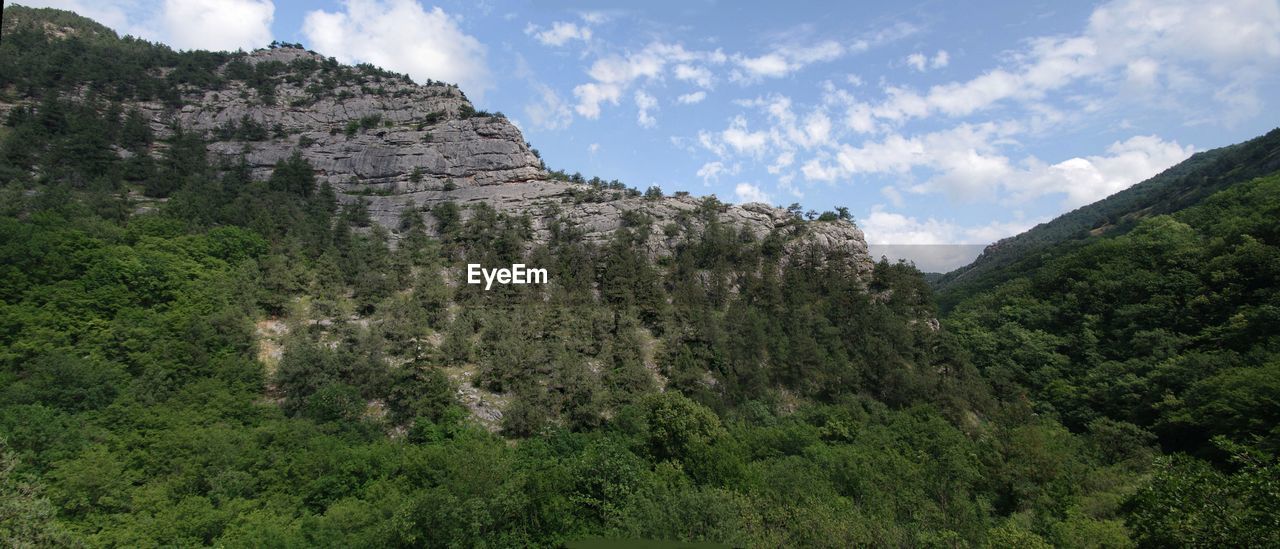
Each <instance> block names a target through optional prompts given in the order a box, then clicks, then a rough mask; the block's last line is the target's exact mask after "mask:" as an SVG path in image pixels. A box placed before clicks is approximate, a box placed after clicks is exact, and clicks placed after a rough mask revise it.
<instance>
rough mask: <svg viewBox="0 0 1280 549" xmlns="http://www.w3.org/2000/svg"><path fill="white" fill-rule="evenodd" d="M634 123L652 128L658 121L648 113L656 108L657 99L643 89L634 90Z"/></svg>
mask: <svg viewBox="0 0 1280 549" xmlns="http://www.w3.org/2000/svg"><path fill="white" fill-rule="evenodd" d="M635 100H636V123H637V124H640V126H641V127H644V128H652V127H654V126H656V125H657V124H658V121H657V120H656V119H654V118H653V115H651V114H649V111H650V110H655V109H657V108H658V99H657V98H656V97H654V96H652V95H649V93H648V92H646V91H644V90H636V96H635Z"/></svg>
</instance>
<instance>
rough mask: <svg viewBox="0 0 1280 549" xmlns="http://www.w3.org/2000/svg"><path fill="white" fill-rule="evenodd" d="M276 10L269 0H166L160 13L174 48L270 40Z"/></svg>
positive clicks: (234, 46) (259, 45) (243, 46)
mask: <svg viewBox="0 0 1280 549" xmlns="http://www.w3.org/2000/svg"><path fill="white" fill-rule="evenodd" d="M275 10H276V7H275V4H273V3H272V2H271V1H270V0H165V3H164V8H163V12H162V13H163V19H164V28H165V33H166V34H167V36H168V43H169V45H171V46H173V47H175V48H180V49H200V50H224V49H225V50H230V49H245V50H250V49H254V48H262V47H266V45H267V44H269V43H270V42H271V21H272V18H273V17H274V15H275Z"/></svg>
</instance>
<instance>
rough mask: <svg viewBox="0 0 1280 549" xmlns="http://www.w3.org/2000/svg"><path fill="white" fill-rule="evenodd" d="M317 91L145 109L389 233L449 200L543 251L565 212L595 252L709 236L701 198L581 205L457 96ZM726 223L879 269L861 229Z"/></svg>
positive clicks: (282, 82)
mask: <svg viewBox="0 0 1280 549" xmlns="http://www.w3.org/2000/svg"><path fill="white" fill-rule="evenodd" d="M246 60H247V61H248V62H249V63H251V64H257V63H262V62H267V61H279V62H282V63H294V62H298V61H304V62H305V61H308V60H310V61H315V62H317V63H323V62H324V61H325V60H324V59H323V58H322V57H320V56H319V55H317V54H314V53H311V52H307V51H305V50H300V49H296V48H289V47H284V48H275V49H270V50H259V51H256V52H253V53H251V54H249V55H248V57H247V59H246ZM290 80H293V81H290ZM319 85H321V82H320V80H319V76H316V75H314V74H313V75H312V76H311V77H308V78H305V79H298V78H292V79H290V78H285V77H283V76H281V77H277V81H276V85H275V92H274V101H273V102H272V101H266V100H264V98H262V97H260V96H259V94H258V92H257V90H255V89H253V88H251V87H248V86H246V85H245V84H244V83H242V82H239V81H233V82H232V83H231V84H230V85H228V86H227V87H226V88H224V89H221V90H190V92H191V93H189V94H187V95H186V96H184V103H185V105H184V106H183V107H182V108H181V109H180V110H179V111H177V112H176V113H174V112H173V111H172V110H170V109H168V108H167V107H165V106H164V105H161V104H154V103H152V104H143V105H141V106H142V107H143V108H144V109H145V110H146V111H148V112H150V113H151V115H152V119H153V122H154V128H155V129H156V131H157V133H159V134H161V135H163V134H165V133H167V132H168V131H169V127H170V124H171V123H172V122H174V121H176V122H178V123H179V124H181V125H182V126H183V127H184V128H186V129H188V130H195V131H200V132H204V133H205V134H206V135H208V136H210V137H211V138H213V139H215V141H214V142H213V143H212V144H211V145H210V147H209V150H210V151H211V153H212V154H213V156H215V157H217V158H222V159H225V160H234V159H236V158H238V157H239V156H240V155H243V156H244V157H245V159H246V161H247V162H248V163H249V165H250V166H251V168H252V170H253V172H254V175H255V176H257V177H264V178H265V177H267V176H269V175H270V172H271V169H272V167H273V166H274V165H275V164H276V162H278V161H280V160H283V159H285V158H288V157H289V156H290V155H292V154H293V153H294V152H295V151H297V152H299V153H300V154H301V155H302V156H303V157H304V158H306V159H307V160H308V161H309V162H310V163H311V165H312V166H314V167H315V168H316V172H317V178H318V179H319V180H320V181H325V182H328V183H329V184H330V185H332V186H333V187H334V189H335V190H336V191H337V192H338V195H339V199H340V200H341V201H343V202H352V201H355V200H359V199H360V198H363V199H365V200H367V201H368V202H369V211H370V213H371V215H372V217H373V219H374V221H375V222H377V223H378V224H381V225H383V226H385V227H388V228H394V227H396V226H397V225H398V223H399V219H400V216H401V213H402V212H403V211H404V210H405V209H406V208H414V209H417V210H418V211H425V210H429V209H430V208H431V207H432V206H434V205H436V204H438V203H441V202H444V201H453V202H456V203H458V204H460V205H465V204H468V203H475V202H484V203H487V204H489V205H491V206H493V207H494V208H495V209H497V210H498V211H501V212H506V213H512V214H528V215H529V216H530V217H531V219H532V220H533V229H534V233H535V234H534V240H535V241H544V240H545V239H546V238H548V236H549V230H548V229H549V225H550V222H551V220H552V217H551V216H550V215H549V214H550V213H551V212H558V214H559V215H560V216H561V217H563V218H565V219H567V220H569V221H570V222H571V223H573V224H574V225H576V226H577V227H578V228H580V229H581V230H583V231H584V233H585V237H586V239H587V240H588V241H593V242H603V241H606V240H607V239H608V238H609V235H610V234H611V233H612V232H613V231H614V230H616V229H617V228H618V227H620V226H621V223H622V216H623V213H624V212H627V211H631V210H639V211H641V212H644V213H646V214H648V215H649V216H651V217H652V219H653V225H652V227H653V230H652V231H651V236H650V239H649V242H648V246H649V251H650V253H651V254H653V255H655V256H660V255H665V254H669V253H670V252H671V251H672V246H673V245H674V244H675V242H676V240H675V239H673V238H670V237H668V236H667V235H666V234H665V233H664V230H663V229H664V227H666V226H667V225H668V224H670V223H673V222H675V221H677V219H681V220H683V226H685V227H687V228H688V229H689V230H693V231H698V230H701V228H702V227H701V222H700V221H699V219H700V218H699V216H697V215H691V214H693V213H694V212H695V211H696V210H698V209H699V207H700V204H701V200H702V199H701V198H695V197H689V196H677V197H666V198H661V199H645V198H642V197H627V196H626V193H622V192H620V191H612V190H607V189H606V190H604V191H603V195H604V197H605V200H604V201H588V202H584V201H581V200H579V199H576V198H575V194H581V193H582V192H584V191H586V190H587V189H588V187H586V186H584V185H581V184H575V183H568V182H564V181H558V180H553V179H551V178H550V176H549V174H548V173H547V172H546V170H545V169H544V168H543V166H542V162H541V160H539V159H538V157H537V155H535V154H534V152H533V151H532V150H531V149H530V148H529V146H528V144H527V143H525V141H524V138H523V136H522V135H521V133H520V130H519V129H518V128H516V127H515V125H513V124H512V123H511V122H510V121H508V120H507V119H506V118H504V117H500V116H481V117H471V118H461V114H462V113H464V112H466V111H468V110H470V109H471V108H472V107H471V104H470V103H469V102H468V101H467V99H466V98H465V96H464V95H463V94H462V92H461V91H460V90H459V89H458V88H457V87H456V86H452V85H446V84H435V83H433V84H431V85H415V84H413V83H411V82H408V81H405V80H403V79H401V78H394V77H387V76H378V75H372V74H371V75H366V76H365V77H364V81H362V82H360V83H352V84H349V85H345V86H340V87H337V88H335V89H333V90H331V91H330V92H327V93H323V94H321V95H322V96H321V97H319V98H316V94H314V93H312V92H309V91H308V87H309V86H310V87H312V89H315V88H314V87H315V86H319ZM371 92H373V93H371ZM340 98H342V99H340ZM246 118H247V119H249V120H253V121H254V122H256V123H258V124H261V125H262V126H264V127H265V128H267V130H268V133H269V134H271V137H270V138H269V139H267V140H262V141H239V140H216V139H217V135H218V133H219V129H220V128H223V127H226V126H227V125H228V124H238V123H239V122H240V121H241V120H243V119H246ZM362 122H364V124H363V125H361V124H362ZM353 128H355V131H351V129H353ZM446 189H449V190H446ZM615 193H616V194H617V195H618V196H617V197H616V198H615V197H614V194H615ZM717 215H718V217H719V220H720V221H721V222H724V223H727V224H731V225H733V226H737V227H745V228H746V229H747V230H748V231H750V232H751V233H752V234H753V235H754V236H755V237H757V238H762V237H764V236H765V235H767V234H769V233H770V232H771V231H774V230H780V231H783V233H784V234H786V235H788V237H789V238H788V242H787V245H786V250H788V251H794V250H796V249H797V248H799V247H802V246H807V245H816V246H817V247H819V248H821V249H824V250H830V251H836V250H839V251H843V252H846V253H845V254H841V255H843V256H845V257H849V258H852V260H853V261H855V262H856V263H857V264H858V265H859V266H860V267H862V268H864V269H869V268H870V265H871V260H870V256H869V255H868V253H867V248H866V243H865V241H864V239H863V235H862V232H861V231H860V230H858V229H857V227H855V226H854V225H853V224H852V223H848V222H843V221H839V222H808V223H802V222H798V221H797V220H795V219H794V218H793V217H792V216H791V215H790V214H789V213H788V212H787V211H785V210H783V209H780V208H775V207H772V206H768V205H766V204H760V203H748V204H742V205H726V206H723V207H721V208H720V209H719V213H718V214H717Z"/></svg>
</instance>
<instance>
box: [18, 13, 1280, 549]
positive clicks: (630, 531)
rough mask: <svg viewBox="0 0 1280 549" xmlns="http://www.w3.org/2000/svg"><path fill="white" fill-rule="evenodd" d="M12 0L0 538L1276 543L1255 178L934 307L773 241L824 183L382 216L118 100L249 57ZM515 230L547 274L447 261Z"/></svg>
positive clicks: (1272, 243) (921, 290) (1263, 267)
mask: <svg viewBox="0 0 1280 549" xmlns="http://www.w3.org/2000/svg"><path fill="white" fill-rule="evenodd" d="M14 13H16V14H17V17H16V20H17V21H26V22H27V23H31V22H34V23H35V24H34V26H32V27H31V28H32V29H36V30H30V31H28V32H27V34H25V35H21V36H22V38H21V39H11V36H13V35H10V34H8V32H6V36H5V40H4V42H3V44H0V103H3V104H4V106H5V111H6V115H5V118H4V125H3V127H2V128H0V181H2V183H0V185H2V186H0V297H2V298H3V301H2V303H0V543H2V544H4V545H6V546H25V545H37V546H77V545H85V546H117V545H120V546H156V545H180V546H197V545H217V546H231V547H240V546H333V547H363V546H498V547H507V546H562V545H564V544H566V543H569V542H573V541H575V540H583V539H589V538H608V539H646V540H665V541H707V542H716V543H722V544H726V545H729V546H749V547H782V546H806V547H807V546H816V547H850V546H865V545H875V546H883V545H893V546H946V547H960V546H991V547H1007V546H1046V545H1047V544H1052V545H1059V546H1080V547H1100V546H1106V547H1128V546H1135V545H1148V546H1167V545H1191V544H1196V545H1210V544H1214V545H1226V546H1240V545H1257V546H1265V545H1275V544H1278V543H1280V538H1277V534H1276V532H1280V524H1277V517H1280V513H1277V512H1276V511H1277V509H1278V508H1280V506H1278V505H1280V502H1278V501H1277V499H1278V498H1280V496H1278V495H1277V494H1278V493H1280V492H1278V491H1277V490H1276V488H1275V487H1276V486H1277V485H1278V484H1280V466H1278V465H1277V464H1276V461H1275V455H1276V451H1277V444H1280V431H1277V430H1276V425H1277V423H1278V422H1277V419H1280V408H1278V407H1277V403H1278V402H1280V386H1277V384H1276V383H1277V380H1280V377H1277V376H1278V375H1280V371H1277V365H1278V364H1280V362H1278V359H1277V351H1280V349H1277V345H1280V341H1278V340H1277V339H1276V336H1275V335H1274V329H1273V327H1274V326H1275V325H1277V324H1278V322H1277V320H1280V319H1277V318H1276V317H1277V315H1278V314H1280V313H1277V311H1280V303H1278V302H1277V299H1278V298H1277V296H1276V288H1277V286H1278V283H1280V281H1278V280H1277V276H1280V248H1278V247H1277V246H1280V240H1278V239H1280V234H1277V232H1276V227H1277V226H1280V224H1278V223H1276V220H1277V218H1278V217H1280V211H1278V210H1280V202H1277V196H1280V194H1277V191H1280V178H1278V177H1276V176H1271V177H1269V178H1262V179H1255V180H1251V181H1247V182H1244V183H1239V184H1236V185H1232V186H1230V187H1228V188H1227V189H1226V190H1225V191H1222V192H1219V193H1218V194H1215V195H1213V196H1212V197H1210V198H1208V199H1206V200H1204V201H1201V203H1200V204H1199V205H1197V206H1195V207H1192V208H1190V209H1186V210H1184V211H1182V212H1180V213H1178V214H1176V215H1174V216H1156V217H1152V218H1150V219H1146V220H1144V221H1143V222H1142V223H1141V224H1140V225H1139V226H1138V227H1137V228H1136V229H1134V230H1133V231H1130V232H1129V233H1128V234H1125V235H1123V236H1119V237H1116V238H1107V239H1105V240H1101V241H1098V242H1095V243H1092V244H1089V245H1087V246H1085V247H1083V248H1080V249H1079V250H1076V251H1073V252H1071V253H1065V254H1063V255H1061V256H1060V257H1055V258H1051V259H1049V260H1048V261H1046V263H1045V266H1044V267H1043V268H1042V269H1041V270H1037V271H1034V272H1020V274H1019V275H1018V276H1017V277H1016V278H1014V279H1013V280H1011V281H1009V282H1007V283H1005V284H1002V285H1000V286H999V287H998V288H996V289H995V290H993V291H991V292H989V293H983V294H977V295H974V296H972V297H971V298H969V299H967V300H966V301H965V302H963V303H961V304H960V305H959V306H957V307H956V308H955V310H954V312H953V313H951V314H950V315H949V316H945V317H943V318H942V319H941V323H940V325H939V319H938V313H937V311H936V307H935V305H934V297H933V295H932V293H931V290H930V288H929V286H928V285H927V284H926V283H925V282H924V279H923V277H922V276H921V275H920V273H919V272H917V271H916V270H915V269H913V268H912V267H910V266H909V265H906V264H891V263H888V262H881V263H878V264H875V265H874V266H872V267H871V268H870V269H869V270H867V269H863V268H861V264H860V263H859V262H858V261H852V260H850V259H851V258H849V257H843V256H842V255H841V251H840V250H841V248H839V247H821V246H816V245H811V246H806V247H799V248H797V247H796V245H795V243H796V242H805V241H804V240H797V237H796V235H797V234H800V235H803V234H806V233H808V234H812V233H813V232H815V231H819V230H825V227H824V226H823V225H821V224H823V223H849V221H846V220H843V219H835V220H827V221H822V220H817V221H808V222H806V221H804V220H802V219H799V218H797V219H794V220H792V221H790V222H788V224H787V226H785V227H782V228H779V229H778V230H776V231H773V232H771V233H769V234H765V235H763V236H759V235H757V234H755V233H753V232H752V231H748V230H744V229H743V227H740V226H735V225H733V224H731V223H726V222H724V220H723V217H722V215H721V214H722V213H723V212H724V210H725V209H726V208H727V206H726V205H724V204H722V203H720V202H719V201H717V200H715V199H714V198H713V197H708V198H705V199H701V200H699V201H698V202H697V204H698V207H697V208H696V209H694V210H692V211H690V212H689V213H687V214H686V215H685V216H683V217H681V218H679V219H677V220H676V221H673V225H676V226H675V228H674V229H673V230H672V231H671V235H670V236H667V238H669V239H670V241H671V242H672V245H671V253H670V254H669V255H659V256H654V255H653V254H651V253H650V250H649V249H648V248H647V247H646V246H645V244H644V243H646V242H648V241H650V238H649V237H650V236H652V235H651V234H649V231H651V230H652V229H651V227H652V225H653V223H651V220H648V219H645V218H644V217H643V215H644V214H643V213H641V212H636V213H631V214H628V215H627V216H626V217H625V218H624V220H623V221H624V222H623V226H622V227H621V228H619V229H618V230H616V231H614V232H612V233H611V235H610V237H609V239H608V240H607V241H605V242H595V241H589V240H587V239H585V238H584V236H583V233H584V230H583V228H582V227H579V226H577V225H575V224H574V223H573V222H572V220H571V219H567V218H565V217H563V216H560V215H558V214H557V213H556V212H555V211H554V210H552V211H547V212H545V213H544V215H545V217H543V218H540V219H537V220H535V219H532V218H531V217H530V216H528V215H514V214H511V213H508V212H502V211H498V210H497V209H495V208H494V207H492V206H491V205H488V204H486V203H484V202H483V201H478V202H475V203H470V204H460V203H456V202H450V201H443V202H440V203H437V204H434V205H432V206H431V207H430V208H429V209H430V211H429V212H422V211H421V210H418V211H413V210H406V211H407V212H408V213H406V214H404V215H403V216H402V218H401V222H400V223H398V224H396V225H395V226H394V227H392V228H391V229H390V230H388V229H387V228H384V227H383V226H382V225H379V224H378V223H375V222H373V220H372V219H371V214H370V212H369V209H368V207H369V206H368V204H367V203H366V202H364V201H359V200H357V201H351V202H348V203H345V204H344V203H340V201H339V200H338V198H337V193H336V192H335V190H334V189H333V188H332V187H331V186H330V185H328V184H326V183H324V182H321V181H318V180H317V170H316V168H315V166H312V165H311V164H309V162H308V161H307V160H306V159H305V158H303V157H302V156H301V155H300V154H299V155H293V156H291V157H289V158H287V159H285V160H281V161H280V162H279V163H277V164H276V165H275V166H274V167H273V168H272V169H270V170H269V172H268V173H267V174H265V175H261V174H255V173H254V170H253V169H252V168H251V167H250V165H249V163H248V161H247V160H246V159H244V158H236V157H234V156H233V157H232V158H223V157H221V156H218V155H214V154H212V153H210V152H209V151H208V147H207V145H208V143H209V142H210V140H211V139H215V138H217V137H218V136H216V135H212V134H208V133H203V132H199V131H192V130H190V129H187V128H183V127H181V126H180V125H178V126H176V127H174V128H172V130H171V131H167V132H165V135H164V136H163V137H158V136H157V132H156V131H155V129H154V128H152V127H151V126H150V125H148V124H145V123H140V116H139V115H138V114H136V113H135V112H134V110H133V109H132V108H131V106H130V105H131V103H130V101H134V100H137V99H138V96H137V94H140V93H143V92H142V91H139V90H135V89H131V88H128V86H129V85H138V86H141V85H142V84H140V83H143V82H148V81H152V80H147V79H148V78H152V79H154V81H152V82H153V84H154V85H155V86H157V88H156V90H155V91H153V92H147V93H154V94H156V95H155V97H166V96H168V97H176V98H177V99H176V100H179V101H180V100H181V98H182V95H181V94H176V95H166V94H167V93H168V92H165V91H164V90H165V89H167V88H165V86H166V85H168V84H171V83H168V82H167V80H166V79H169V78H177V77H173V75H174V74H177V73H179V72H180V71H178V70H172V71H161V70H159V69H160V68H175V67H184V66H191V67H200V66H207V65H203V63H212V62H213V61H208V60H210V59H215V60H216V63H218V64H221V63H225V62H227V59H229V58H233V57H234V56H237V55H245V54H210V53H207V52H185V53H174V52H171V51H168V50H167V49H165V48H163V47H161V46H154V45H151V44H147V43H145V42H140V41H133V40H128V41H125V40H121V39H117V38H115V36H114V35H113V34H110V32H109V31H106V30H105V29H101V28H99V27H90V26H87V23H85V22H84V21H83V20H79V19H76V18H73V17H72V16H70V15H69V14H67V13H65V12H56V11H44V10H20V9H15V8H6V10H5V21H6V25H10V24H11V23H10V21H11V16H12V14H14ZM44 21H47V22H48V23H49V25H53V27H54V28H55V29H57V31H58V32H55V33H50V32H47V30H48V28H47V27H46V26H44V25H43V23H42V22H44ZM41 29H43V30H41ZM77 29H80V30H78V31H77ZM85 29H95V30H94V32H93V33H89V34H88V35H86V32H87V31H86V30H85ZM37 31H38V32H37ZM73 54H77V55H78V54H84V55H87V56H88V58H90V59H97V60H99V63H100V64H101V65H102V66H99V67H96V68H93V69H90V68H83V67H82V68H77V65H74V64H69V63H58V62H57V61H56V60H57V59H62V58H64V57H65V58H70V57H71V56H73ZM128 67H137V70H138V71H140V72H139V73H138V74H140V75H144V76H139V77H138V78H133V79H131V80H129V82H132V83H133V84H128V85H127V84H124V83H122V82H120V81H116V80H113V79H114V78H115V77H114V76H109V75H112V74H117V73H122V72H124V71H126V70H129V69H127V68H128ZM63 70H65V71H67V73H66V74H59V72H60V71H63ZM81 70H83V71H90V70H93V71H99V72H101V73H103V74H98V73H96V72H83V73H80V72H76V71H81ZM334 70H338V69H334ZM160 74H164V75H165V76H163V77H162V76H158V75H160ZM195 74H200V71H198V70H197V71H195ZM193 78H194V77H193ZM268 78H278V79H284V78H288V75H286V74H277V75H272V76H269V77H268ZM264 82H268V81H264ZM148 85H150V84H148ZM183 85H191V86H198V85H199V84H198V82H194V81H193V82H188V83H186V84H183ZM263 85H267V84H263ZM122 89H123V90H124V91H120V90H122ZM149 187H150V188H151V189H152V191H154V190H155V189H156V188H163V189H164V190H165V192H164V193H162V194H163V196H156V195H157V193H155V192H150V191H148V188H149ZM584 192H590V186H589V185H584ZM424 213H425V214H429V217H426V219H430V220H432V221H433V224H432V225H431V226H428V225H427V223H426V222H424V216H423V215H421V214H424ZM535 221H537V222H539V223H545V224H546V226H547V227H548V228H547V231H548V234H550V235H551V236H550V238H549V239H547V240H546V241H545V242H543V241H535V240H534V239H532V238H531V236H532V233H533V229H532V226H533V225H534V224H535ZM823 234H831V233H830V232H829V231H828V232H825V233H823ZM392 242H394V243H395V244H394V245H392ZM788 246H790V248H789V247H788ZM513 262H523V263H526V264H530V265H536V266H540V267H545V268H547V269H548V271H549V274H550V280H551V283H549V284H546V285H528V286H500V287H495V288H494V289H493V290H490V291H485V290H483V288H482V287H477V286H473V285H467V284H464V283H463V280H464V276H465V275H464V272H465V267H464V266H465V264H467V263H481V264H485V265H503V264H510V263H513Z"/></svg>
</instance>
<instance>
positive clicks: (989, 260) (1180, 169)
mask: <svg viewBox="0 0 1280 549" xmlns="http://www.w3.org/2000/svg"><path fill="white" fill-rule="evenodd" d="M1277 170H1280V129H1275V130H1272V131H1270V132H1268V133H1267V134H1266V135H1263V136H1261V137H1257V138H1254V139H1251V140H1249V141H1245V142H1243V143H1238V144H1235V145H1230V146H1227V147H1222V148H1218V149H1213V150H1210V151H1205V152H1201V153H1196V154H1194V155H1192V156H1191V158H1188V159H1187V160H1185V161H1183V162H1182V163H1180V164H1178V165H1176V166H1174V167H1172V168H1169V169H1167V170H1165V171H1164V172H1161V173H1160V174H1159V175H1156V176H1155V177H1152V178H1151V179H1148V180H1146V181H1143V182H1141V183H1138V184H1137V185H1134V186H1132V187H1129V188H1128V189H1125V190H1123V191H1120V192H1118V193H1116V194H1113V195H1111V196H1109V197H1107V198H1105V199H1103V200H1100V201H1098V202H1094V203H1093V204H1089V205H1087V206H1083V207H1080V208H1077V209H1075V210H1072V211H1070V212H1068V213H1065V214H1063V215H1061V216H1059V217H1058V218H1056V219H1054V220H1053V221H1050V222H1048V223H1041V224H1039V225H1036V226H1035V227H1032V228H1031V229H1030V230H1028V231H1027V232H1024V233H1022V234H1019V235H1017V236H1013V237H1010V238H1006V239H1004V240H1001V241H999V242H996V243H994V244H992V245H990V246H988V247H987V249H986V250H984V251H983V252H982V255H980V256H978V258H977V259H975V260H974V261H973V263H971V264H969V265H967V266H965V267H961V268H959V269H956V270H954V271H951V272H949V273H946V274H944V275H942V276H940V277H938V278H936V279H933V278H931V279H930V283H932V284H933V286H934V288H935V289H936V290H937V292H938V300H939V306H940V307H941V309H942V310H944V311H946V310H949V309H951V308H952V307H953V306H955V304H956V303H958V302H960V301H961V300H963V299H964V298H965V297H967V296H971V295H974V294H975V293H978V292H981V291H983V290H987V289H991V288H993V287H995V286H997V285H999V284H1000V283H1001V282H1005V281H1007V280H1010V279H1013V278H1016V277H1017V276H1020V275H1021V274H1024V273H1026V272H1030V271H1032V270H1034V269H1035V268H1036V267H1037V266H1039V265H1041V264H1043V263H1044V262H1045V261H1046V260H1047V259H1048V258H1051V257H1057V256H1059V255H1061V254H1062V253H1065V252H1066V251H1068V250H1070V249H1073V248H1075V247H1077V246H1079V245H1080V244H1082V243H1084V242H1086V241H1089V240H1090V239H1092V238H1095V237H1099V236H1104V235H1105V236H1116V235H1119V234H1124V233H1126V232H1128V231H1129V230H1130V229H1132V228H1133V227H1135V226H1136V225H1137V223H1138V221H1139V220H1141V219H1143V218H1147V217H1151V216H1155V215H1160V214H1168V213H1173V212H1177V211H1180V210H1183V209H1185V208H1188V207H1190V206H1193V205H1195V204H1197V203H1199V202H1200V201H1201V200H1203V199H1205V198H1207V197H1208V196H1210V195H1212V194H1214V193H1216V192H1218V191H1220V190H1223V189H1225V188H1227V187H1229V186H1231V185H1234V184H1236V183H1240V182H1242V181H1248V180H1250V179H1253V178H1255V177H1259V176H1262V175H1266V174H1269V173H1272V172H1275V171H1277Z"/></svg>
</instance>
